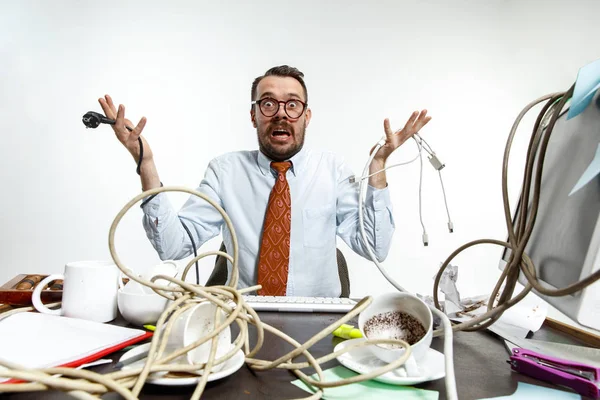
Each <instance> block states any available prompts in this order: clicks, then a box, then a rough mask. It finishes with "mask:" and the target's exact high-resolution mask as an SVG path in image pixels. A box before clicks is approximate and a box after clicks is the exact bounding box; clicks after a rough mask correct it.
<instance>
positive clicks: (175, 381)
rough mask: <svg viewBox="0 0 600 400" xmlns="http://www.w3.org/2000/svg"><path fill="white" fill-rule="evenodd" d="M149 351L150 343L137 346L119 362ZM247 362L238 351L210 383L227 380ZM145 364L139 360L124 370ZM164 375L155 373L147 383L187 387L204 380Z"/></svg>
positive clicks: (210, 376) (211, 378)
mask: <svg viewBox="0 0 600 400" xmlns="http://www.w3.org/2000/svg"><path fill="white" fill-rule="evenodd" d="M149 349H150V343H145V344H143V345H140V346H137V347H136V348H134V349H131V350H129V351H128V352H127V353H125V354H123V355H122V356H121V359H120V360H119V361H125V360H127V359H128V358H130V357H133V356H136V355H138V354H140V353H142V352H144V351H148V350H149ZM245 360H246V357H245V356H244V352H243V351H242V350H241V349H240V350H238V351H237V353H235V354H234V355H233V357H231V358H230V359H229V360H227V361H225V362H224V363H223V368H222V369H221V370H220V371H217V372H213V373H212V374H210V375H209V376H208V382H212V381H215V380H217V379H221V378H225V377H226V376H229V375H231V374H233V373H234V372H235V371H237V370H238V369H240V368H241V366H242V365H244V362H245ZM145 362H146V359H145V358H144V359H143V360H139V361H136V362H134V363H131V364H129V365H126V366H124V367H123V370H127V369H131V368H136V367H142V366H143V365H144V363H145ZM163 375H164V372H155V373H153V374H150V375H149V376H148V379H146V382H148V383H152V384H154V385H164V386H186V385H196V384H197V383H198V382H199V381H200V379H201V378H202V377H201V376H198V377H187V376H186V377H185V378H174V377H167V378H165V377H164V376H163Z"/></svg>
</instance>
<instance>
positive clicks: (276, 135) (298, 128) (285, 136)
mask: <svg viewBox="0 0 600 400" xmlns="http://www.w3.org/2000/svg"><path fill="white" fill-rule="evenodd" d="M265 97H270V98H272V99H275V100H278V101H284V102H285V101H288V100H292V99H296V100H300V101H302V102H306V99H305V97H304V90H303V89H302V85H301V84H300V82H298V81H297V80H296V79H294V78H292V77H282V76H267V77H265V78H263V79H262V80H261V81H260V82H259V83H258V87H257V88H256V100H260V99H263V98H265ZM310 116H311V111H310V109H307V110H305V111H304V113H302V115H300V116H299V117H298V118H290V117H289V116H288V115H287V114H286V113H285V110H284V104H283V103H280V104H279V110H278V111H277V114H275V115H274V116H272V117H265V116H264V115H263V114H262V112H261V111H260V108H259V106H258V105H254V106H253V107H252V110H251V111H250V118H251V120H252V125H253V126H254V127H255V128H256V133H257V135H258V147H259V149H260V151H261V152H262V153H263V154H264V155H266V156H267V157H269V158H270V159H272V160H274V161H283V160H288V159H290V158H291V157H292V156H293V155H295V154H296V153H298V152H299V151H300V150H301V149H302V146H303V145H304V132H305V130H306V127H307V126H308V123H309V122H310Z"/></svg>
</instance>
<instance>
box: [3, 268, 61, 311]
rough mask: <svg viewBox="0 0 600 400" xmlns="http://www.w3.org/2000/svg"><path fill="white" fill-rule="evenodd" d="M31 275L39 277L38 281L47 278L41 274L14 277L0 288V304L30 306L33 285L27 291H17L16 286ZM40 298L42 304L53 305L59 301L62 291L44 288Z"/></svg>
mask: <svg viewBox="0 0 600 400" xmlns="http://www.w3.org/2000/svg"><path fill="white" fill-rule="evenodd" d="M32 275H35V276H40V277H41V279H40V281H41V280H42V279H44V278H46V277H47V276H48V275H41V274H20V275H17V276H15V277H14V278H13V279H11V280H10V281H8V282H6V283H5V284H4V285H2V286H0V304H9V305H13V306H30V305H31V295H32V293H33V289H34V288H35V285H34V286H33V287H31V288H29V289H17V286H18V285H19V283H21V282H23V280H24V279H25V278H27V277H28V276H32ZM41 298H42V303H55V302H57V301H61V300H62V289H60V290H50V289H49V288H44V290H42V296H41Z"/></svg>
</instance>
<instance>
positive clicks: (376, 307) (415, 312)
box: [358, 292, 433, 363]
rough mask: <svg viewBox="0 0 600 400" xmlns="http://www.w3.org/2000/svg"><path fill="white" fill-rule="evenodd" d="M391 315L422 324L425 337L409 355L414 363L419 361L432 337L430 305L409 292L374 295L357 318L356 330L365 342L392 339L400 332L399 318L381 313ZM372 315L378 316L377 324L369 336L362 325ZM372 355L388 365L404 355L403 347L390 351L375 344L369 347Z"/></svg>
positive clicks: (429, 344) (415, 345)
mask: <svg viewBox="0 0 600 400" xmlns="http://www.w3.org/2000/svg"><path fill="white" fill-rule="evenodd" d="M390 312H403V313H406V314H409V315H410V316H412V317H413V318H415V319H416V320H417V321H418V322H420V323H421V325H423V328H424V335H423V337H421V339H420V340H418V341H417V342H416V343H413V344H412V345H411V349H412V356H413V357H414V359H415V360H416V361H419V360H420V359H422V358H423V357H424V356H425V354H426V353H427V351H428V350H429V347H430V346H431V340H432V338H433V316H432V314H431V310H430V309H429V306H428V305H427V304H425V303H424V302H423V301H422V300H421V299H419V298H418V297H416V296H413V295H411V294H408V293H401V292H396V293H386V294H383V295H381V296H376V297H375V298H374V299H373V302H372V303H371V304H370V305H369V306H368V307H367V308H366V309H365V310H364V311H363V312H361V313H360V315H359V316H358V328H359V329H360V332H361V333H362V335H363V337H364V338H366V339H393V338H394V335H398V334H399V332H400V329H401V328H400V327H399V322H398V316H397V315H396V316H395V317H391V318H387V317H383V315H384V314H386V313H390ZM375 316H380V317H379V318H378V321H377V329H374V330H370V331H371V335H370V336H369V335H367V334H366V332H365V323H366V322H367V321H369V320H370V319H371V318H373V317H375ZM368 348H369V349H370V350H371V352H372V353H373V355H375V356H376V357H377V358H379V359H380V360H382V361H385V362H387V363H391V362H394V361H396V360H397V359H399V358H400V357H401V356H402V355H403V354H404V349H403V348H390V346H386V345H375V346H369V347H368Z"/></svg>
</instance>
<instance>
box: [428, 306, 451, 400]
mask: <svg viewBox="0 0 600 400" xmlns="http://www.w3.org/2000/svg"><path fill="white" fill-rule="evenodd" d="M429 308H430V309H431V311H433V313H434V314H435V315H437V316H438V317H440V319H441V320H442V324H443V325H444V363H445V366H446V378H445V382H446V398H447V399H448V400H457V399H458V395H457V393H456V377H455V376H454V354H453V353H454V349H453V337H452V323H451V322H450V320H449V319H448V317H447V316H446V314H444V313H443V312H441V311H440V310H438V309H437V308H435V307H431V306H430V307H429Z"/></svg>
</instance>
